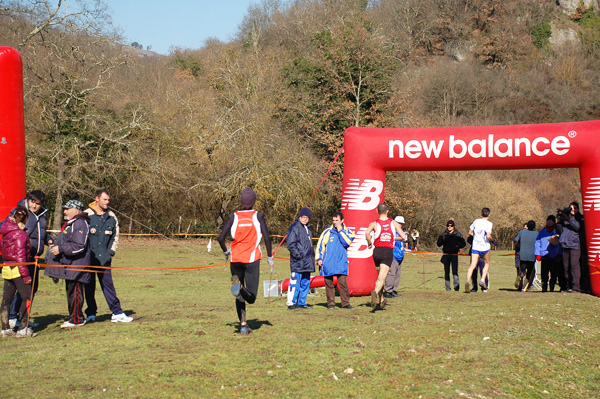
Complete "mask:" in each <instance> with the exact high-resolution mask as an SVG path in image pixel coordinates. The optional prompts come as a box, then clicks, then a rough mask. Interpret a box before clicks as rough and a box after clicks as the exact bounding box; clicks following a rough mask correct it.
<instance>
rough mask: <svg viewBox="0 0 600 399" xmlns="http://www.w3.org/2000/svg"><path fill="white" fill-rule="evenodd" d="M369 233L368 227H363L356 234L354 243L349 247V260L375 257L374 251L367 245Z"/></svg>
mask: <svg viewBox="0 0 600 399" xmlns="http://www.w3.org/2000/svg"><path fill="white" fill-rule="evenodd" d="M366 232H367V228H366V227H361V228H360V229H359V230H358V233H356V236H355V238H354V241H352V244H350V246H349V247H348V258H349V259H352V258H354V259H366V258H369V257H371V256H373V249H369V247H368V245H367V238H366V237H365V233H366Z"/></svg>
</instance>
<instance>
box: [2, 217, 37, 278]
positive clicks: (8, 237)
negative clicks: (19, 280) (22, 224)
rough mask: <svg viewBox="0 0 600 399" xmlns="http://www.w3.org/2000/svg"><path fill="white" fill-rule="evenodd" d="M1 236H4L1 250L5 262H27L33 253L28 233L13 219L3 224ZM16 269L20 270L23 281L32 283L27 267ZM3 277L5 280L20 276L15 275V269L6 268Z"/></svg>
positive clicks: (21, 266)
mask: <svg viewBox="0 0 600 399" xmlns="http://www.w3.org/2000/svg"><path fill="white" fill-rule="evenodd" d="M0 234H2V240H1V241H0V249H1V250H2V257H3V258H4V262H5V263H23V262H27V257H28V256H29V252H30V251H31V244H30V242H29V236H27V233H26V232H25V231H23V230H22V229H21V228H19V226H18V225H17V223H16V222H15V221H14V220H13V219H12V218H7V219H6V220H5V221H4V223H3V224H2V227H0ZM16 267H17V268H18V271H19V273H18V274H19V275H20V277H23V281H25V282H29V281H31V277H30V276H29V269H28V268H27V265H20V266H16ZM4 269H7V270H4ZM2 277H3V278H5V279H12V278H15V277H19V276H17V273H15V270H14V268H12V267H10V268H9V267H7V266H5V267H3V268H2Z"/></svg>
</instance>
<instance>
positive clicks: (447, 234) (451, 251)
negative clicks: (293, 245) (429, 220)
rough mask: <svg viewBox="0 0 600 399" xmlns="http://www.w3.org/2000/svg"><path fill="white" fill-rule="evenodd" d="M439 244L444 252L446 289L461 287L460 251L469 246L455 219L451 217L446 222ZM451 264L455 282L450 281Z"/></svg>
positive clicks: (456, 289)
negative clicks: (457, 228) (459, 273)
mask: <svg viewBox="0 0 600 399" xmlns="http://www.w3.org/2000/svg"><path fill="white" fill-rule="evenodd" d="M437 246H438V247H442V251H443V252H444V254H443V255H442V258H441V259H440V262H442V264H443V265H444V281H445V282H446V291H451V290H452V284H453V285H454V291H458V290H459V289H460V279H459V277H458V253H459V252H460V250H461V249H463V248H464V247H466V246H467V242H466V241H465V238H464V237H463V235H462V234H461V233H460V231H458V230H456V228H455V225H454V220H452V219H450V220H448V222H446V230H444V232H443V233H442V234H440V235H439V237H438V239H437ZM450 266H452V276H453V280H454V281H453V283H451V282H450Z"/></svg>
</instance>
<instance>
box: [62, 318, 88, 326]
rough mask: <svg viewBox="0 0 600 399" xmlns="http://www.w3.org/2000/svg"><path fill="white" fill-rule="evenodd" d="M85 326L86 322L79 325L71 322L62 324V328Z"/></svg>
mask: <svg viewBox="0 0 600 399" xmlns="http://www.w3.org/2000/svg"><path fill="white" fill-rule="evenodd" d="M84 324H85V322H83V323H79V324H75V323H71V322H70V321H68V320H67V321H65V322H64V323H62V324H61V325H60V328H75V327H81V326H83V325H84Z"/></svg>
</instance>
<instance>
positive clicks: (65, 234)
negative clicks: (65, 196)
mask: <svg viewBox="0 0 600 399" xmlns="http://www.w3.org/2000/svg"><path fill="white" fill-rule="evenodd" d="M63 208H64V211H63V213H64V215H65V220H66V223H65V224H64V225H63V227H62V230H61V231H60V233H59V235H58V237H57V238H56V240H55V241H54V243H53V245H51V246H50V249H49V250H48V255H47V257H48V258H47V259H46V263H48V264H55V265H62V266H59V267H48V268H46V271H45V272H44V275H46V276H48V277H51V278H53V279H55V281H58V280H57V279H62V280H65V285H66V290H67V301H68V304H69V320H67V321H65V322H64V323H63V324H62V325H61V326H60V327H61V328H73V327H80V326H83V325H84V324H85V318H84V317H83V286H84V285H85V284H87V283H89V282H90V280H91V277H92V276H91V275H90V274H91V273H89V269H87V268H86V267H85V266H86V265H89V264H90V243H89V238H88V235H89V225H90V218H89V217H88V216H87V215H86V214H85V213H83V204H82V203H81V202H79V201H77V200H70V201H68V202H67V203H66V204H65V205H64V206H63ZM77 266H79V267H77Z"/></svg>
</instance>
